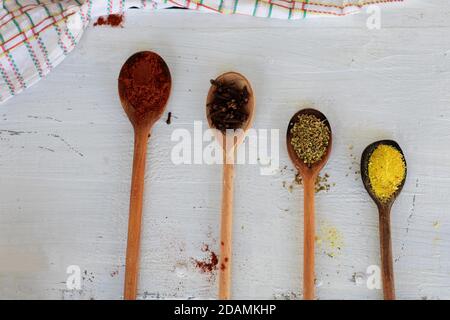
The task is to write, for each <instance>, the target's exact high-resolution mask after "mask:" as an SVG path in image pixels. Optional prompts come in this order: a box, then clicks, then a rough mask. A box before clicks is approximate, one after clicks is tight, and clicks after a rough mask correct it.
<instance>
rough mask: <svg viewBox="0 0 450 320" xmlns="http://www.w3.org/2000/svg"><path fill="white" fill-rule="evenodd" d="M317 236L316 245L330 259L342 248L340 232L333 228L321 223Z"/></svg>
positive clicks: (342, 242)
mask: <svg viewBox="0 0 450 320" xmlns="http://www.w3.org/2000/svg"><path fill="white" fill-rule="evenodd" d="M320 224H321V227H320V229H319V232H318V235H316V239H315V240H316V243H317V245H318V246H319V247H321V248H322V250H323V252H324V253H325V254H326V255H328V256H329V257H330V258H334V257H335V256H336V255H338V253H339V252H340V251H341V249H342V247H343V246H344V241H343V237H342V234H341V232H340V231H339V230H338V229H337V228H336V227H334V226H332V225H330V224H328V223H327V222H324V221H322V222H321V223H320Z"/></svg>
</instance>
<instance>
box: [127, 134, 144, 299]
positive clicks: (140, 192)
mask: <svg viewBox="0 0 450 320" xmlns="http://www.w3.org/2000/svg"><path fill="white" fill-rule="evenodd" d="M148 134H149V130H148V129H146V128H139V127H137V128H135V132H134V158H133V175H132V178H131V195H130V216H129V220H128V243H127V258H126V267H125V288H124V299H125V300H135V299H136V292H137V283H138V276H139V247H140V241H141V221H142V200H143V196H144V175H145V160H146V155H147V142H148Z"/></svg>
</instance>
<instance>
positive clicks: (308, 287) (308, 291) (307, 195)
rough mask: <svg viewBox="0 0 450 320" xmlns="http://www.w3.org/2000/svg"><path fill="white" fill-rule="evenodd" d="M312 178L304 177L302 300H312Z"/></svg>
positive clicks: (313, 277) (313, 238)
mask: <svg viewBox="0 0 450 320" xmlns="http://www.w3.org/2000/svg"><path fill="white" fill-rule="evenodd" d="M314 184H315V178H314V177H304V178H303V187H304V202H303V206H304V222H303V224H304V238H303V299H304V300H314V280H315V276H314V241H315V223H314V193H315V192H314Z"/></svg>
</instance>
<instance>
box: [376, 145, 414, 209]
mask: <svg viewBox="0 0 450 320" xmlns="http://www.w3.org/2000/svg"><path fill="white" fill-rule="evenodd" d="M368 171H369V172H368V174H369V181H370V185H371V187H372V190H373V193H374V194H375V196H376V197H377V198H378V199H379V200H380V201H381V202H387V201H388V200H390V199H391V198H392V196H393V195H394V194H395V192H396V191H397V190H398V187H399V186H400V184H401V183H402V181H403V179H404V178H405V173H406V165H405V160H404V158H403V155H402V154H401V153H400V151H398V150H397V149H396V148H394V147H392V146H389V145H384V144H381V145H379V146H378V147H376V148H375V150H374V151H373V153H372V154H371V156H370V159H369V167H368Z"/></svg>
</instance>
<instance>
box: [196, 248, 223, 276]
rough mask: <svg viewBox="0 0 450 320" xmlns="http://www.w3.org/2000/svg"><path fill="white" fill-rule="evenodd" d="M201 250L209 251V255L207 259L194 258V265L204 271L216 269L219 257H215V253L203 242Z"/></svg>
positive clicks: (210, 271) (209, 271)
mask: <svg viewBox="0 0 450 320" xmlns="http://www.w3.org/2000/svg"><path fill="white" fill-rule="evenodd" d="M202 252H207V253H209V257H208V259H207V260H194V263H195V266H196V267H197V268H198V269H199V270H200V271H201V272H204V273H212V272H213V271H214V270H216V269H217V264H218V263H219V258H217V254H216V253H215V252H214V251H211V250H210V249H209V246H208V245H207V244H203V247H202Z"/></svg>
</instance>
